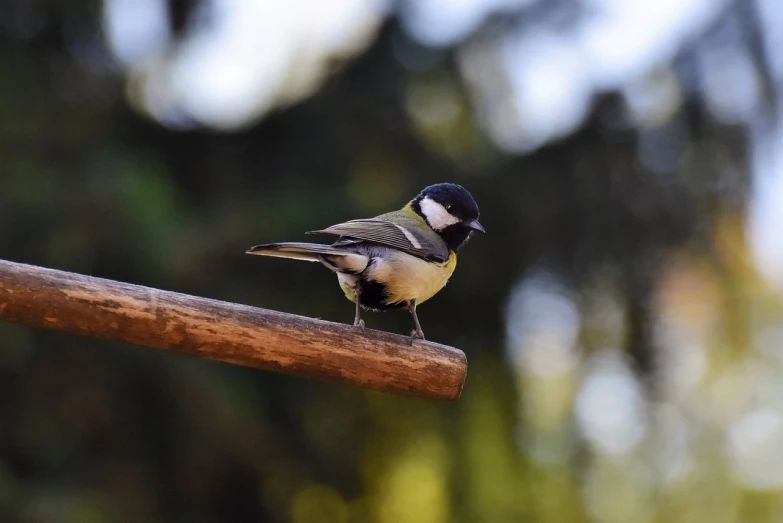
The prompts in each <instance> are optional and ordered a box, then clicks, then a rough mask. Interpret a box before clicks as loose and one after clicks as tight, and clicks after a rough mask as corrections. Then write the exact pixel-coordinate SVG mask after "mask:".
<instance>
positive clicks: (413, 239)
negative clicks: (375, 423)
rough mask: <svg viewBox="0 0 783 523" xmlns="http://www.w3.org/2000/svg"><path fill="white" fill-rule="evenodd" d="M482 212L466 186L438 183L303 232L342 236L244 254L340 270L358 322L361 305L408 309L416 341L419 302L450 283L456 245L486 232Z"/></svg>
mask: <svg viewBox="0 0 783 523" xmlns="http://www.w3.org/2000/svg"><path fill="white" fill-rule="evenodd" d="M478 218H479V208H478V205H477V204H476V201H475V200H474V199H473V196H471V194H470V193H469V192H468V191H467V190H466V189H465V188H464V187H462V186H460V185H457V184H454V183H438V184H435V185H430V186H428V187H426V188H425V189H424V190H422V191H421V192H420V193H419V194H418V195H416V197H415V198H413V199H412V200H411V201H409V202H408V203H407V204H406V205H405V206H404V207H403V208H402V209H400V210H397V211H393V212H389V213H386V214H381V215H379V216H376V217H374V218H369V219H358V220H350V221H347V222H344V223H338V224H336V225H332V226H331V227H327V228H325V229H320V230H315V231H309V232H307V233H305V234H330V235H335V236H338V238H337V240H336V241H335V242H334V243H332V244H329V245H327V244H320V243H301V242H285V243H268V244H263V245H256V246H254V247H251V248H250V249H248V250H247V251H246V253H247V254H253V255H260V256H273V257H278V258H290V259H295V260H304V261H310V262H319V263H321V264H322V265H324V266H325V267H326V268H327V269H329V270H331V271H332V272H334V273H336V274H337V280H338V283H339V285H340V288H341V289H342V291H343V293H344V294H345V297H346V298H348V299H349V300H350V301H352V302H353V303H354V304H355V315H354V322H353V324H354V326H356V327H361V328H364V326H365V323H364V320H363V319H362V317H361V311H362V309H365V310H372V311H387V310H395V309H397V310H399V309H407V310H408V311H409V312H410V314H411V316H412V319H413V326H414V329H413V331H412V333H411V344H413V342H414V340H416V339H420V340H423V339H425V338H424V332H423V331H422V329H421V324H420V323H419V318H418V315H417V314H416V308H417V306H419V305H421V304H422V303H424V302H425V301H427V300H429V299H430V298H432V297H433V296H434V295H435V294H437V293H438V292H439V291H440V290H441V289H442V288H443V287H444V286H445V285H446V283H447V282H448V280H449V278H450V277H451V275H452V274H453V273H454V269H455V268H456V266H457V251H459V250H460V248H461V247H463V246H464V245H465V243H466V242H467V241H468V239H469V238H470V237H471V235H472V234H473V233H474V232H482V233H484V232H486V231H485V229H484V227H483V226H482V225H481V223H479V221H478Z"/></svg>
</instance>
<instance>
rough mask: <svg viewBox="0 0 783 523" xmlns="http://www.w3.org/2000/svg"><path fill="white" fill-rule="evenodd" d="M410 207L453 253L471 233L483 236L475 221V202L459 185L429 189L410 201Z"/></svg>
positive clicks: (477, 222)
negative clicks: (478, 233) (476, 232)
mask: <svg viewBox="0 0 783 523" xmlns="http://www.w3.org/2000/svg"><path fill="white" fill-rule="evenodd" d="M411 207H412V208H413V210H414V211H415V212H416V213H417V214H419V216H421V217H422V218H424V221H426V222H427V225H429V226H430V227H431V228H432V230H434V231H435V232H437V233H438V234H440V236H441V237H442V238H443V239H444V241H445V242H446V244H447V245H448V246H449V248H450V249H451V250H453V251H456V250H457V249H459V248H460V247H461V246H462V245H463V244H464V243H465V241H467V239H468V238H469V237H470V234H471V233H472V232H473V231H479V232H485V231H484V227H483V226H482V225H481V224H480V223H479V221H478V217H479V208H478V205H476V200H474V199H473V196H471V195H470V193H469V192H468V191H466V190H465V189H464V188H463V187H462V186H460V185H457V184H454V183H438V184H436V185H430V186H429V187H427V188H426V189H424V190H423V191H421V192H420V193H419V195H418V196H416V198H414V199H413V201H412V202H411Z"/></svg>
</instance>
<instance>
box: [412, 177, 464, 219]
mask: <svg viewBox="0 0 783 523" xmlns="http://www.w3.org/2000/svg"><path fill="white" fill-rule="evenodd" d="M423 198H430V199H431V200H434V201H436V202H438V203H439V204H441V205H442V206H443V207H445V208H446V210H447V211H448V212H449V214H453V215H454V216H456V217H457V218H461V219H462V220H476V219H478V217H479V208H478V205H477V204H476V200H474V199H473V196H471V195H470V193H469V192H468V191H467V190H466V189H465V188H464V187H462V186H461V185H457V184H456V183H437V184H435V185H430V186H429V187H427V188H425V189H424V190H423V191H421V192H420V193H419V195H418V196H417V197H416V199H417V200H421V199H423Z"/></svg>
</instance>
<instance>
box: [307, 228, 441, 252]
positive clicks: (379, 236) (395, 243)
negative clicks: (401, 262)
mask: <svg viewBox="0 0 783 523" xmlns="http://www.w3.org/2000/svg"><path fill="white" fill-rule="evenodd" d="M315 233H325V234H336V235H339V236H342V238H340V239H339V240H337V242H335V244H334V245H335V246H343V245H350V244H352V243H358V242H360V241H365V242H370V243H377V244H379V245H386V246H388V247H392V248H394V249H397V250H400V251H403V252H406V253H408V254H410V255H411V256H416V257H417V258H422V259H424V260H428V261H435V262H445V261H446V260H448V259H449V249H448V247H447V246H446V243H445V242H444V241H443V240H441V238H440V236H438V235H437V234H436V233H435V232H432V234H425V233H422V232H420V231H418V230H417V228H416V227H411V226H407V227H406V226H405V225H404V224H398V223H394V222H391V221H388V220H384V219H382V217H378V218H371V219H366V220H351V221H348V222H345V223H338V224H337V225H332V226H331V227H327V228H326V229H323V230H320V231H310V232H308V233H307V234H315Z"/></svg>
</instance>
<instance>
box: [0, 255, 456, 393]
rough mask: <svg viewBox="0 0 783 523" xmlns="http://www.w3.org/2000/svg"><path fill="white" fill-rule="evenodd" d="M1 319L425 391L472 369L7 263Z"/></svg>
mask: <svg viewBox="0 0 783 523" xmlns="http://www.w3.org/2000/svg"><path fill="white" fill-rule="evenodd" d="M0 319H3V320H8V321H12V322H16V323H22V324H25V325H32V326H35V327H44V328H47V329H56V330H62V331H67V332H73V333H76V334H81V335H84V336H90V337H94V338H102V339H106V340H116V341H123V342H126V343H132V344H135V345H142V346H144V347H151V348H154V349H166V350H170V351H174V352H181V353H186V354H193V355H196V356H201V357H202V358H209V359H213V360H219V361H225V362H228V363H234V364H237V365H244V366H247V367H256V368H259V369H265V370H271V371H276V372H284V373H288V374H294V375H297V376H303V377H307V378H315V379H319V380H328V381H339V382H343V383H351V384H353V385H358V386H360V387H367V388H371V389H378V390H384V391H388V392H397V393H403V394H407V395H414V396H421V397H427V398H441V399H455V398H458V397H459V395H460V392H461V391H462V385H463V383H464V382H465V375H466V373H467V363H466V361H465V355H464V354H463V353H462V352H461V351H459V350H457V349H453V348H451V347H446V346H444V345H438V344H436V343H431V342H425V341H416V342H415V343H414V345H413V346H411V344H410V338H409V337H407V336H400V335H396V334H389V333H385V332H380V331H374V330H369V329H365V330H361V329H358V328H356V327H353V326H351V325H344V324H340V323H331V322H326V321H320V320H314V319H310V318H304V317H302V316H294V315H292V314H283V313H280V312H275V311H270V310H265V309H259V308H256V307H248V306H246V305H238V304H235V303H226V302H221V301H216V300H210V299H206V298H198V297H193V296H187V295H185V294H179V293H175V292H168V291H163V290H158V289H152V288H149V287H141V286H139V285H130V284H127V283H120V282H116V281H111V280H104V279H100V278H93V277H90V276H83V275H80V274H73V273H68V272H62V271H56V270H52V269H45V268H41V267H34V266H31V265H24V264H21V263H13V262H8V261H3V260H0Z"/></svg>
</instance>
